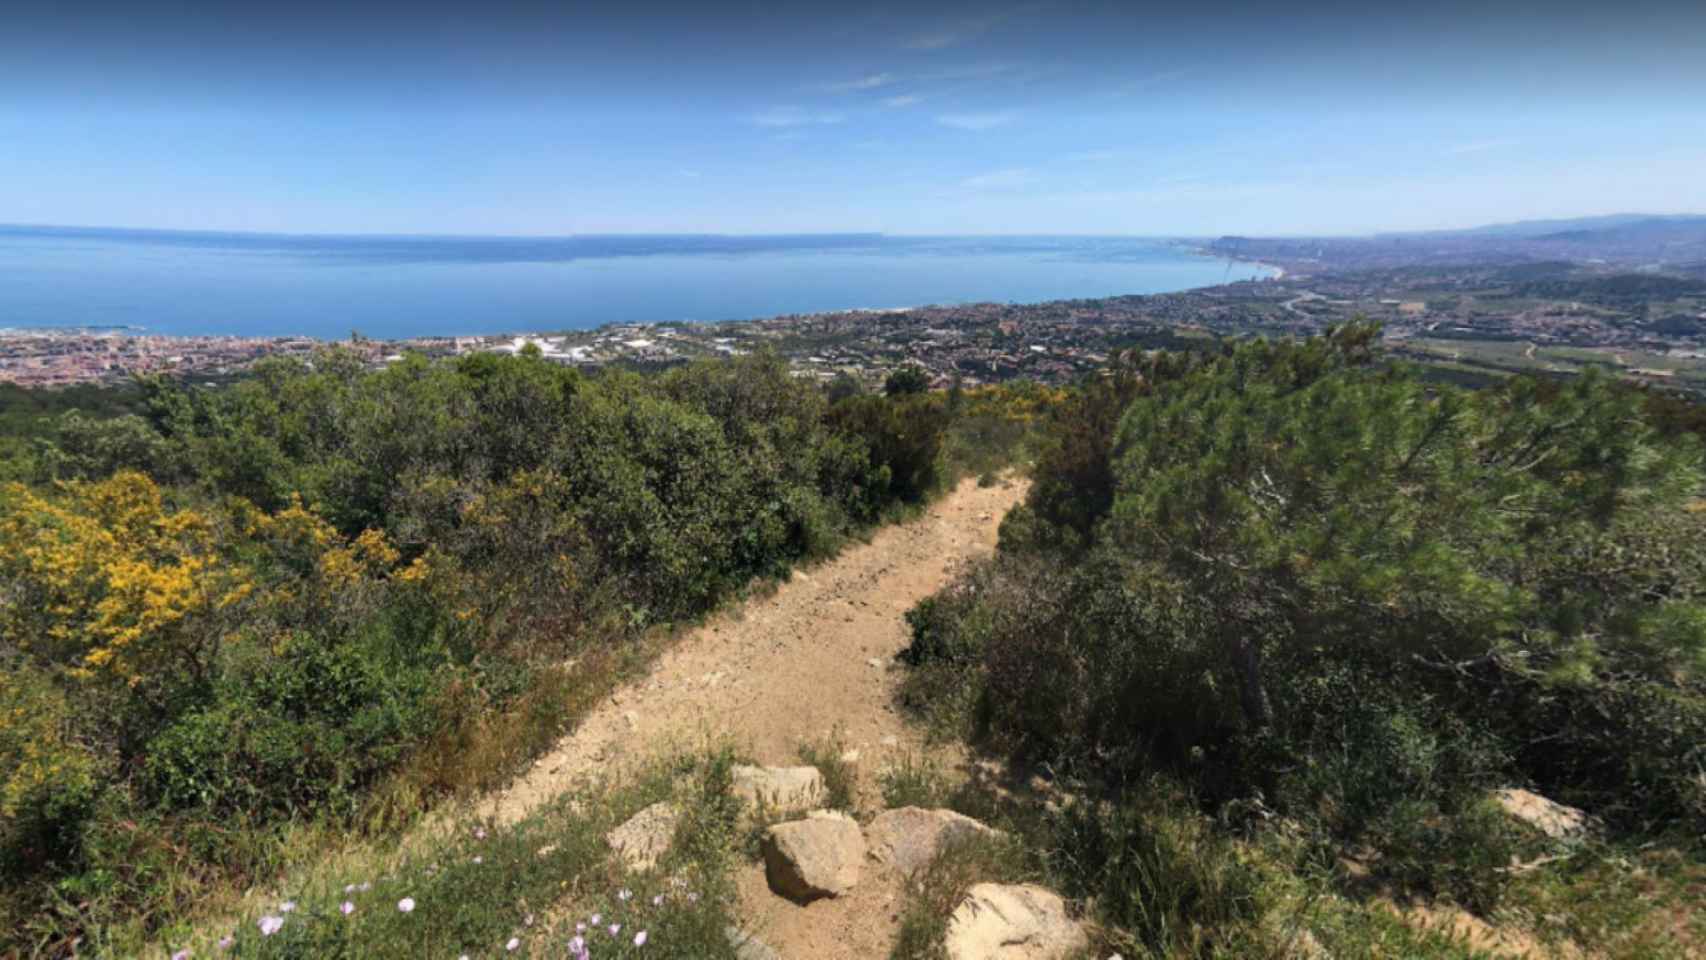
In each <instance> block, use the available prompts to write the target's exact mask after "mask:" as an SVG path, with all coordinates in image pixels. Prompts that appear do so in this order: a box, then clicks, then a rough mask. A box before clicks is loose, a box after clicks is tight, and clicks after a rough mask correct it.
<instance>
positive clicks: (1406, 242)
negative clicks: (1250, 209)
mask: <svg viewBox="0 0 1706 960" xmlns="http://www.w3.org/2000/svg"><path fill="white" fill-rule="evenodd" d="M1209 249H1210V250H1212V251H1213V252H1215V253H1218V254H1221V255H1223V256H1228V257H1237V258H1242V259H1247V260H1264V261H1268V262H1272V263H1278V264H1280V265H1282V266H1284V267H1286V269H1288V270H1304V271H1310V270H1315V271H1319V270H1321V269H1340V270H1344V269H1375V268H1393V267H1404V266H1449V265H1470V264H1521V263H1536V262H1542V261H1563V262H1568V263H1576V264H1603V265H1607V266H1611V267H1615V268H1620V269H1643V270H1660V271H1664V272H1673V273H1686V274H1690V275H1700V274H1702V273H1703V271H1706V215H1703V214H1667V215H1659V214H1633V213H1623V214H1612V215H1610V216H1601V217H1578V218H1573V219H1568V220H1525V221H1520V222H1516V223H1500V224H1491V225H1488V226H1483V227H1474V228H1471V229H1467V230H1434V231H1426V232H1415V233H1381V234H1375V235H1373V236H1368V237H1221V238H1220V239H1219V240H1216V241H1214V242H1213V243H1211V244H1209Z"/></svg>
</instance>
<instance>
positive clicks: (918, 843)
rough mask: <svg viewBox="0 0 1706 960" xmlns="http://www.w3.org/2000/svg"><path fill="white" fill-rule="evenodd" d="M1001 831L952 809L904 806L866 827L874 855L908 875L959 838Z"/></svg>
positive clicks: (881, 815) (990, 834) (867, 838)
mask: <svg viewBox="0 0 1706 960" xmlns="http://www.w3.org/2000/svg"><path fill="white" fill-rule="evenodd" d="M998 833H999V831H997V830H994V829H991V828H990V827H987V826H984V825H983V824H982V823H979V822H978V821H976V820H973V819H972V818H971V817H968V816H966V815H964V814H961V813H955V812H954V811H952V810H925V809H923V808H922V807H901V808H899V809H897V810H888V811H885V812H883V813H881V814H879V815H878V816H877V818H876V819H875V820H872V821H871V825H870V826H869V827H867V828H865V842H866V843H868V844H869V845H870V848H871V856H873V857H875V858H876V859H877V860H878V862H880V863H886V864H888V865H889V866H891V867H894V868H895V869H896V870H898V871H900V872H901V874H902V875H904V876H908V877H910V876H912V875H913V874H914V873H917V872H918V871H919V870H922V869H923V868H924V867H926V866H928V865H929V863H930V861H932V860H934V859H936V854H937V853H939V852H941V849H942V846H943V844H945V843H947V842H948V841H949V840H951V839H954V838H955V837H967V836H995V835H997V834H998Z"/></svg>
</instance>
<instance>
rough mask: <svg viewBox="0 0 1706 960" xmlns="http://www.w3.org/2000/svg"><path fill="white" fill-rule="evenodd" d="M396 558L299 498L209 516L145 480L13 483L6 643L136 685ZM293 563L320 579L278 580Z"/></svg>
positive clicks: (2, 524)
mask: <svg viewBox="0 0 1706 960" xmlns="http://www.w3.org/2000/svg"><path fill="white" fill-rule="evenodd" d="M256 548H259V549H256ZM266 560H270V561H273V562H270V563H268V562H262V561H266ZM398 560H399V554H398V551H397V549H396V548H395V547H393V546H392V545H391V544H390V543H389V542H388V541H387V540H386V538H385V536H384V534H383V533H380V532H379V531H376V530H369V531H366V532H364V533H362V534H361V535H360V536H358V537H356V538H354V539H353V540H348V541H346V540H345V538H343V537H342V536H341V535H339V533H338V532H337V530H336V529H335V528H333V527H332V526H331V525H330V524H329V523H327V522H326V521H325V520H324V519H323V518H321V517H320V516H318V515H317V514H315V513H313V512H312V511H311V510H309V509H307V508H306V507H304V506H303V505H302V503H301V502H300V500H297V501H293V502H292V503H291V505H290V506H288V507H286V508H285V509H283V510H281V511H279V512H278V513H276V514H273V515H270V516H269V515H267V514H265V513H263V512H262V511H259V510H256V509H255V508H253V507H252V506H249V505H247V504H234V505H232V506H231V508H230V509H229V510H226V511H223V512H221V513H219V514H214V515H210V514H209V513H206V512H202V511H198V510H193V509H179V510H174V509H172V508H170V507H169V506H168V505H167V504H166V502H165V500H164V498H163V496H162V494H161V491H160V489H159V488H158V487H157V486H156V485H155V484H154V482H153V481H152V480H150V479H149V478H148V477H146V476H144V475H142V474H139V473H120V474H117V475H115V476H113V477H112V478H110V479H107V480H102V481H99V482H91V483H66V484H61V485H59V487H58V488H57V490H55V491H52V492H51V493H43V492H38V491H35V490H31V489H28V488H25V487H22V486H18V485H13V486H11V487H8V488H6V489H5V490H4V491H3V492H0V596H4V597H6V598H7V599H8V601H9V602H6V603H4V604H0V639H3V640H5V641H8V642H10V643H13V644H15V645H16V646H17V647H18V648H19V649H23V650H27V651H29V652H31V653H32V654H33V655H35V656H37V657H39V658H44V659H46V660H48V661H52V662H59V663H61V664H63V665H64V666H66V667H67V668H69V669H70V670H71V672H72V673H73V675H74V676H78V677H81V678H85V679H89V678H96V677H110V678H114V679H118V680H122V681H124V682H126V683H128V684H130V685H131V686H135V685H137V684H138V683H140V682H142V681H143V680H144V679H145V678H146V677H147V676H148V675H149V672H150V671H158V670H182V669H186V668H189V669H194V668H195V667H196V666H197V665H198V664H201V663H205V657H207V656H208V655H210V654H211V653H212V650H213V648H214V647H216V646H217V644H218V642H219V640H220V638H221V637H222V635H223V634H224V633H225V632H226V631H228V630H230V629H233V628H235V627H236V626H237V625H239V624H240V623H242V622H243V621H244V619H245V615H246V613H247V612H248V611H247V609H246V608H247V607H249V606H250V605H254V604H263V605H264V604H267V603H278V602H285V601H288V600H289V599H291V598H293V597H295V596H299V595H301V594H303V593H304V592H312V593H314V594H317V595H325V594H327V593H328V592H335V591H337V590H340V589H347V588H350V587H354V586H356V585H357V584H359V583H362V582H364V581H375V580H378V579H380V578H383V577H385V576H387V575H388V574H389V573H390V571H391V570H392V568H393V567H395V566H396V564H397V563H398ZM256 562H261V566H262V567H263V568H265V569H266V570H268V571H269V579H267V580H266V581H265V582H263V580H262V577H261V575H260V574H258V573H257V571H256V569H255V567H254V566H253V564H254V563H256ZM292 568H294V569H295V571H296V579H298V580H300V579H302V578H303V577H306V578H308V579H309V580H310V581H318V582H310V583H308V584H298V583H292V582H290V578H285V579H283V580H281V579H280V578H279V577H278V576H277V575H276V571H277V570H278V569H285V570H290V569H292ZM404 574H405V579H406V580H417V579H420V578H421V577H423V576H424V575H425V568H424V566H423V565H422V564H421V563H420V562H419V561H417V563H416V564H414V565H412V566H410V567H409V568H407V569H406V570H405V571H404Z"/></svg>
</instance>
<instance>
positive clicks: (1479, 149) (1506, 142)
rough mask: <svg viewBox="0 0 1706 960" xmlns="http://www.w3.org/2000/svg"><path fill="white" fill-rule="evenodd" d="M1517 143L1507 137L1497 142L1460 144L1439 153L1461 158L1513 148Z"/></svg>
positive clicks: (1482, 141) (1481, 141) (1479, 141)
mask: <svg viewBox="0 0 1706 960" xmlns="http://www.w3.org/2000/svg"><path fill="white" fill-rule="evenodd" d="M1519 142H1520V141H1517V140H1513V139H1511V138H1509V137H1504V138H1500V139H1497V140H1477V141H1475V142H1474V143H1460V144H1458V145H1457V146H1454V147H1446V148H1445V149H1444V150H1441V151H1440V153H1442V154H1444V155H1445V156H1448V157H1461V156H1463V155H1465V154H1470V153H1483V152H1485V151H1487V150H1501V149H1503V148H1505V147H1514V146H1516V145H1517V143H1519Z"/></svg>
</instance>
